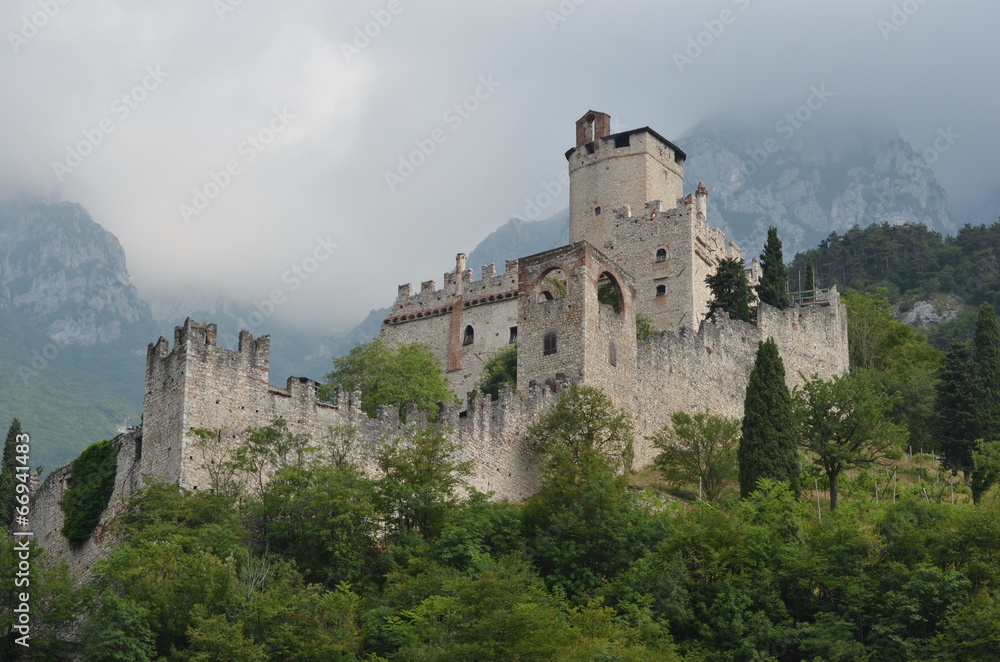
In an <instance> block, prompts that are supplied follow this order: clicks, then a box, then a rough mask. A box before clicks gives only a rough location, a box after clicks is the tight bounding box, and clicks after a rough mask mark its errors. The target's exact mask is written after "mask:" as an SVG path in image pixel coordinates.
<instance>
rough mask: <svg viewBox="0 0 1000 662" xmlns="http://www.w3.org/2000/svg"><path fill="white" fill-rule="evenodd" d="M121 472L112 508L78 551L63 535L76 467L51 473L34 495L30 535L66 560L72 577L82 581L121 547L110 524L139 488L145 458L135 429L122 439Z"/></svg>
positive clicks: (109, 508) (118, 471)
mask: <svg viewBox="0 0 1000 662" xmlns="http://www.w3.org/2000/svg"><path fill="white" fill-rule="evenodd" d="M118 440H119V444H120V447H119V450H118V469H117V474H116V475H115V488H114V491H113V492H112V494H111V498H110V499H109V501H108V507H107V508H106V509H105V510H104V512H103V513H102V514H101V519H100V522H99V523H98V525H97V527H96V528H95V529H94V533H93V535H91V537H90V539H89V540H87V541H86V542H84V543H83V544H82V545H81V546H80V547H79V548H77V549H76V550H72V549H70V547H69V543H68V542H66V539H65V538H64V537H63V535H62V533H61V531H62V527H63V522H64V521H65V514H64V513H63V510H62V498H63V494H64V493H65V492H66V490H67V489H69V487H70V485H71V484H72V479H73V478H72V473H73V472H72V465H66V466H64V467H61V468H59V469H56V470H55V471H53V472H51V473H49V475H48V476H47V477H46V479H45V482H44V483H42V485H41V486H40V487H39V489H38V490H37V491H36V492H35V493H34V494H33V495H32V503H31V511H30V518H29V521H30V526H29V529H28V530H30V531H32V532H34V534H35V542H36V543H37V544H38V545H39V546H40V547H42V548H43V549H45V550H46V551H48V552H49V553H50V554H52V555H53V556H54V557H55V558H62V559H65V560H66V563H67V565H68V566H69V570H70V573H71V574H72V576H73V577H74V578H76V579H80V578H82V577H84V576H86V575H87V573H89V572H90V569H91V568H92V567H93V566H94V564H95V563H96V562H97V561H98V560H100V559H101V558H103V557H104V556H106V555H107V553H108V552H109V551H110V550H111V549H112V548H114V546H115V545H117V544H118V540H117V539H116V538H114V537H113V536H112V534H111V532H110V528H109V524H110V522H111V520H112V519H113V518H114V517H115V516H116V515H118V514H119V513H121V512H123V511H124V510H125V504H126V501H127V499H128V498H129V497H130V496H131V495H132V493H133V492H134V491H135V490H136V489H137V488H138V485H139V482H140V476H139V458H140V455H141V454H142V430H141V429H131V430H129V431H128V432H126V433H125V434H122V435H121V436H119V437H118Z"/></svg>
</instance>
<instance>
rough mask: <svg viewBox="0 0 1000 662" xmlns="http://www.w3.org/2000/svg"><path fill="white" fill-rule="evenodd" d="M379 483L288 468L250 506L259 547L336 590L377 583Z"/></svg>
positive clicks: (319, 469) (336, 471)
mask: <svg viewBox="0 0 1000 662" xmlns="http://www.w3.org/2000/svg"><path fill="white" fill-rule="evenodd" d="M374 492H375V485H374V482H373V481H372V480H371V479H369V478H367V477H366V476H364V475H362V474H361V473H360V472H359V471H357V470H356V469H354V468H350V467H348V468H335V467H327V466H322V465H321V466H312V467H309V468H308V469H306V468H297V467H286V468H284V469H282V470H281V471H279V472H278V473H277V475H275V477H274V479H273V480H271V482H269V483H268V484H267V486H266V488H265V490H264V494H263V495H262V497H261V498H260V499H258V500H254V501H253V502H251V503H250V504H248V505H247V506H246V508H245V513H246V514H245V517H246V523H247V528H249V530H250V531H251V532H252V533H253V542H254V546H255V547H256V548H257V549H260V550H267V551H269V552H270V553H272V554H278V555H280V556H282V557H283V558H286V559H289V560H292V561H294V562H295V564H296V566H297V567H298V568H299V570H300V571H301V572H302V573H303V575H304V576H305V578H306V579H307V580H309V581H312V582H316V583H319V584H323V585H324V586H326V587H328V588H329V587H333V586H336V585H337V584H339V583H341V582H351V583H358V582H361V581H366V580H370V579H372V578H373V577H374V576H375V575H376V573H375V571H374V570H375V565H376V562H377V559H378V549H377V544H378V534H379V518H378V513H377V511H376V510H375V507H374V505H373V500H374Z"/></svg>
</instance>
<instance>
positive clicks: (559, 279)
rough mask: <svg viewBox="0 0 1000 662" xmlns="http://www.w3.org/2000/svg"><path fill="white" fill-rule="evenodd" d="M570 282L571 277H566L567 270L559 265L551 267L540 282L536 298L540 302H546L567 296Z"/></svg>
mask: <svg viewBox="0 0 1000 662" xmlns="http://www.w3.org/2000/svg"><path fill="white" fill-rule="evenodd" d="M568 282H569V279H567V278H566V272H564V271H563V270H562V269H559V268H558V267H557V268H555V269H550V270H549V271H547V272H545V275H544V276H543V277H542V279H541V281H539V283H538V298H537V299H536V300H537V301H538V303H544V302H545V301H552V300H553V299H561V298H563V297H564V296H566V286H567V283H568Z"/></svg>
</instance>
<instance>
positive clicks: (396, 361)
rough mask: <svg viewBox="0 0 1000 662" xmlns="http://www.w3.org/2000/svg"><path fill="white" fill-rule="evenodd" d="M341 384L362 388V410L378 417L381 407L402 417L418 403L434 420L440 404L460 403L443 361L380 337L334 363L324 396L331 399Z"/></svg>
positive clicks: (423, 349) (416, 345) (350, 388)
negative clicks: (393, 409) (390, 408)
mask: <svg viewBox="0 0 1000 662" xmlns="http://www.w3.org/2000/svg"><path fill="white" fill-rule="evenodd" d="M338 385H339V386H341V387H342V388H344V389H346V390H347V391H349V392H353V391H355V390H358V389H360V390H361V408H362V409H363V410H364V411H365V412H367V413H368V415H369V416H375V415H376V413H377V411H378V408H379V406H380V405H395V406H396V407H399V412H400V416H402V415H403V414H404V412H405V409H406V406H407V405H409V404H414V405H416V406H417V408H418V409H420V410H421V411H423V412H425V413H426V414H427V415H428V416H429V417H433V416H435V415H436V414H437V408H438V403H439V402H446V403H449V404H451V403H456V402H458V398H456V397H455V395H454V394H453V393H452V392H451V391H450V390H448V381H447V380H446V379H445V376H444V367H443V366H442V365H441V361H439V360H438V358H437V357H436V356H435V355H434V352H433V351H432V350H431V348H430V347H428V346H427V345H424V344H420V343H414V344H410V345H395V346H393V345H390V344H389V343H387V342H386V341H384V340H382V339H381V338H376V339H375V340H372V341H371V342H367V343H359V344H357V345H355V346H354V348H353V349H351V351H350V353H349V354H347V355H345V356H340V357H337V358H335V359H334V360H333V371H332V372H330V373H329V374H328V375H327V376H326V384H325V385H323V386H322V387H321V388H320V394H321V396H322V397H325V398H328V399H329V398H330V397H332V395H333V389H334V388H335V387H336V386H338Z"/></svg>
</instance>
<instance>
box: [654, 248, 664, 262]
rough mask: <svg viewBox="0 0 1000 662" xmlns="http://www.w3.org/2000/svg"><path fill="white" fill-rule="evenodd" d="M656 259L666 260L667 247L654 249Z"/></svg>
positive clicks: (658, 260) (659, 260)
mask: <svg viewBox="0 0 1000 662" xmlns="http://www.w3.org/2000/svg"><path fill="white" fill-rule="evenodd" d="M656 261H657V262H666V261H667V249H666V248H658V249H657V250H656Z"/></svg>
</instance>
